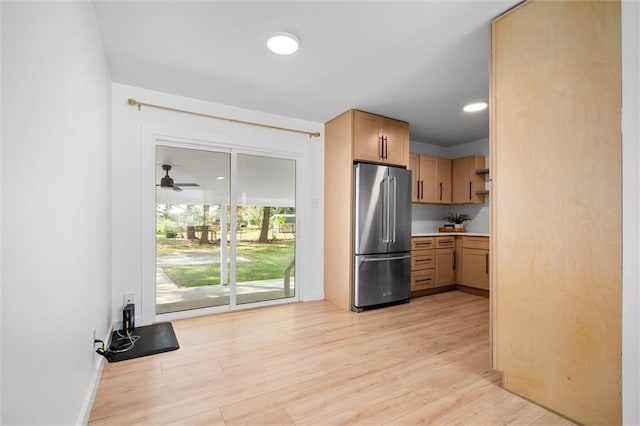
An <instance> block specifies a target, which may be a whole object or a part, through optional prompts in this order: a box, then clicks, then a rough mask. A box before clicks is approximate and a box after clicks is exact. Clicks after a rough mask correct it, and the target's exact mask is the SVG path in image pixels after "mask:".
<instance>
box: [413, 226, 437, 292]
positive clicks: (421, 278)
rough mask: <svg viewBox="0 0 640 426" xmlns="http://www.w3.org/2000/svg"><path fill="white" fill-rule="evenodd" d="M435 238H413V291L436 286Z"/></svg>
mask: <svg viewBox="0 0 640 426" xmlns="http://www.w3.org/2000/svg"><path fill="white" fill-rule="evenodd" d="M434 247H435V238H434V237H413V238H411V291H417V290H425V289H428V288H434V287H435V266H436V264H435V250H434Z"/></svg>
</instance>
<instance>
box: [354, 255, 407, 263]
mask: <svg viewBox="0 0 640 426" xmlns="http://www.w3.org/2000/svg"><path fill="white" fill-rule="evenodd" d="M410 258H411V255H410V254H408V255H406V256H398V257H382V258H378V257H377V258H373V259H362V263H366V262H386V261H388V260H403V259H410Z"/></svg>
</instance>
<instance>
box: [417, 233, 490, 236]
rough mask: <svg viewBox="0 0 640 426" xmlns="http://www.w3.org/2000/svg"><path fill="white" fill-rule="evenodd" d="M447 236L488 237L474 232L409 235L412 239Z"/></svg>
mask: <svg viewBox="0 0 640 426" xmlns="http://www.w3.org/2000/svg"><path fill="white" fill-rule="evenodd" d="M449 235H455V236H461V237H462V236H465V235H466V236H467V237H488V236H489V234H476V233H474V232H425V233H418V234H411V236H412V237H447V236H449Z"/></svg>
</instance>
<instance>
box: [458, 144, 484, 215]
mask: <svg viewBox="0 0 640 426" xmlns="http://www.w3.org/2000/svg"><path fill="white" fill-rule="evenodd" d="M480 169H484V157H480V156H477V155H472V156H468V157H462V158H456V159H454V160H453V161H452V173H451V180H452V193H451V202H452V203H453V204H482V203H484V195H483V194H477V193H476V191H484V174H478V173H476V170H480Z"/></svg>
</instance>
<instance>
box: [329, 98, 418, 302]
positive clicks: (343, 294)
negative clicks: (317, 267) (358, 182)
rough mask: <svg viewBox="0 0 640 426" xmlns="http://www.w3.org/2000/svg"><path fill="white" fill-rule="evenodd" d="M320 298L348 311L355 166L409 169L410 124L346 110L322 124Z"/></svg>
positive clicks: (350, 281)
mask: <svg viewBox="0 0 640 426" xmlns="http://www.w3.org/2000/svg"><path fill="white" fill-rule="evenodd" d="M324 141H325V172H324V296H325V298H326V299H327V300H330V301H331V302H333V303H334V304H335V305H337V306H339V307H341V308H343V309H346V310H348V309H351V283H352V280H353V249H352V198H353V163H354V161H358V160H360V161H367V162H371V163H378V164H388V165H394V166H400V167H407V165H408V162H409V123H407V122H404V121H400V120H395V119H392V118H387V117H381V116H377V115H375V114H369V113H366V112H362V111H356V110H349V111H346V112H344V113H343V114H341V115H339V116H337V117H336V118H334V119H332V120H330V121H328V122H327V123H325V139H324Z"/></svg>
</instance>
